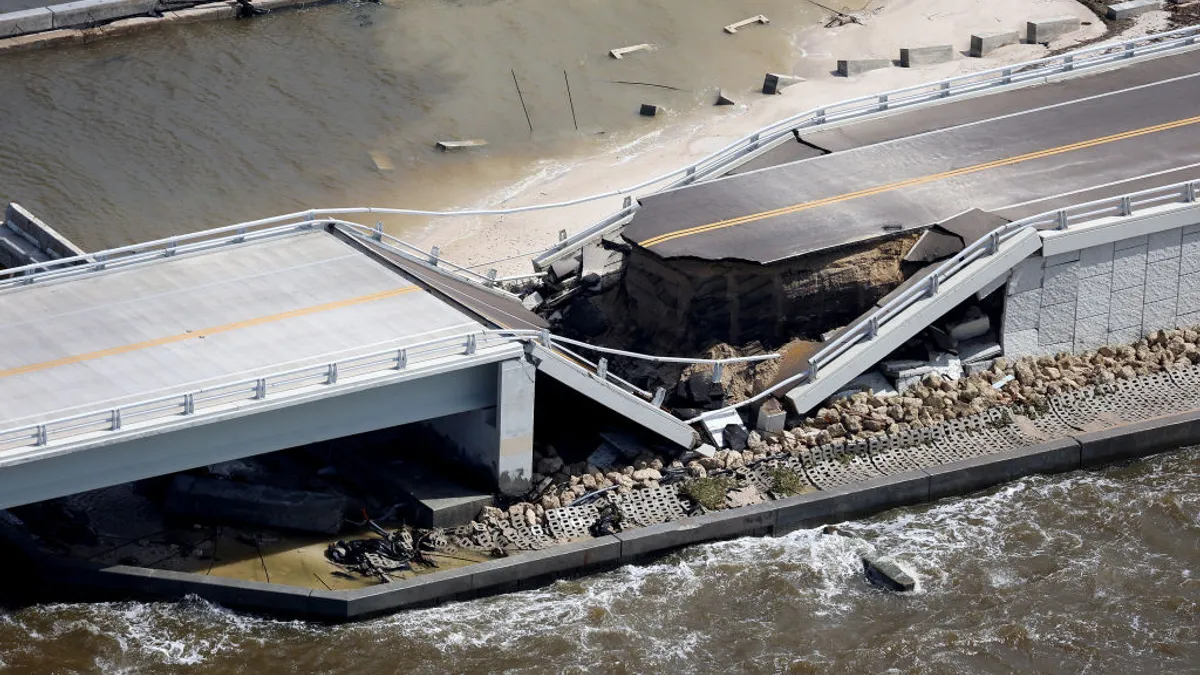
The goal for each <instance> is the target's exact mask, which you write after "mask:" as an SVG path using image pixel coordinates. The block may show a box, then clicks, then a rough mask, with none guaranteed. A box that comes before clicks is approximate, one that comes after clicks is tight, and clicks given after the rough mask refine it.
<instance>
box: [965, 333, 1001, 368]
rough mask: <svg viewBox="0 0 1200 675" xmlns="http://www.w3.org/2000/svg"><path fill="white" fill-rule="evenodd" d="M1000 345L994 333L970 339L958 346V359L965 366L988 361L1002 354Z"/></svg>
mask: <svg viewBox="0 0 1200 675" xmlns="http://www.w3.org/2000/svg"><path fill="white" fill-rule="evenodd" d="M1000 353H1001V349H1000V345H999V344H998V343H997V342H996V340H995V336H994V335H986V336H984V337H981V338H979V339H977V340H968V341H966V342H964V343H962V344H960V345H959V346H958V359H959V361H961V362H962V364H963V365H964V366H970V365H972V364H976V363H979V362H981V361H987V360H990V359H994V358H996V357H997V356H1000Z"/></svg>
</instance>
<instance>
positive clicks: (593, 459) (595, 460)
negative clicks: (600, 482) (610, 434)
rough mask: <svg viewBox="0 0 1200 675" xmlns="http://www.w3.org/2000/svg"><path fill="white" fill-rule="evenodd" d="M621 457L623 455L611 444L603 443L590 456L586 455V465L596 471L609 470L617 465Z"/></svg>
mask: <svg viewBox="0 0 1200 675" xmlns="http://www.w3.org/2000/svg"><path fill="white" fill-rule="evenodd" d="M622 455H623V453H622V452H621V451H620V450H618V449H617V448H616V447H615V446H613V444H612V443H609V442H608V441H605V442H603V443H601V444H600V447H598V448H596V449H595V450H594V451H592V454H590V455H588V458H587V463H588V464H590V465H592V466H594V467H596V468H597V469H602V470H606V469H611V468H613V467H615V466H616V465H617V462H618V461H620V459H621V457H622Z"/></svg>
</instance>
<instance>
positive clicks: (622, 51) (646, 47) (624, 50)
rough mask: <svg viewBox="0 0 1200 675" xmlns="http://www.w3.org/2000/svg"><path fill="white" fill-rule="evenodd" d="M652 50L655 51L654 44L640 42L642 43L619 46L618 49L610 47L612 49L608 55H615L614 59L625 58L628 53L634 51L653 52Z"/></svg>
mask: <svg viewBox="0 0 1200 675" xmlns="http://www.w3.org/2000/svg"><path fill="white" fill-rule="evenodd" d="M652 51H654V45H652V44H640V45H630V46H628V47H617V48H616V49H610V50H608V55H609V56H611V57H613V58H614V59H623V58H625V55H626V54H632V53H634V52H652Z"/></svg>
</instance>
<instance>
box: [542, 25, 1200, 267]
mask: <svg viewBox="0 0 1200 675" xmlns="http://www.w3.org/2000/svg"><path fill="white" fill-rule="evenodd" d="M1198 37H1200V26H1188V27H1184V28H1179V29H1176V30H1173V31H1168V32H1164V33H1158V34H1155V35H1147V36H1143V37H1137V38H1131V39H1129V40H1125V41H1122V42H1116V43H1112V44H1108V45H1098V46H1095V47H1087V48H1084V49H1078V50H1075V51H1072V52H1068V53H1065V54H1060V55H1057V56H1050V57H1046V58H1043V59H1037V60H1034V61H1025V62H1022V63H1016V64H1012V65H1009V66H1001V67H999V68H992V69H989V70H981V71H977V72H974V73H966V74H963V75H956V76H954V77H949V78H946V79H944V80H938V81H936V82H930V83H927V84H920V85H915V86H911V87H904V88H902V89H894V90H891V91H885V92H882V93H879V94H871V95H867V96H859V97H857V98H852V99H847V100H845V101H841V102H838V103H834V104H832V105H827V106H823V107H820V108H814V109H812V110H806V111H804V112H801V113H798V114H796V115H792V116H791V117H787V118H785V119H782V120H779V121H778V122H775V123H773V124H769V125H767V126H765V127H762V128H761V129H759V130H757V131H755V132H754V133H752V134H750V135H748V136H745V137H743V138H740V139H738V140H736V141H734V142H732V143H730V144H729V145H727V146H725V147H724V148H721V149H720V150H717V151H716V152H714V153H713V154H711V155H709V156H708V157H705V158H703V159H701V160H699V161H697V162H695V163H693V164H691V165H688V166H686V167H683V168H682V169H679V170H676V171H673V172H671V173H667V174H663V175H662V176H658V177H656V178H652V179H650V180H647V181H643V182H642V183H639V184H637V185H634V186H632V187H629V188H624V189H622V190H617V191H615V192H609V193H604V194H601V195H595V196H594V197H592V198H588V199H587V201H592V200H594V199H602V198H607V197H615V196H619V195H628V194H631V193H634V192H637V191H639V190H642V189H645V188H647V187H651V186H655V185H659V184H661V183H664V182H666V181H668V180H671V179H675V180H673V181H672V182H670V183H668V184H667V185H666V186H665V187H664V188H663V189H672V188H677V187H682V186H684V185H690V184H692V183H695V182H698V181H701V180H704V179H706V178H709V177H711V176H715V175H720V174H722V173H724V172H726V171H728V170H729V169H730V168H732V167H733V166H734V165H736V164H737V163H739V162H742V161H744V160H747V159H749V158H751V157H752V156H753V155H756V154H759V153H761V152H765V151H766V150H769V149H770V148H771V147H774V146H777V145H779V144H780V143H781V142H784V141H786V140H788V139H790V138H792V136H793V133H794V132H798V131H800V130H802V129H811V128H816V127H823V126H827V125H829V124H832V123H835V122H846V121H850V120H854V119H861V118H865V117H871V116H874V115H878V114H880V113H884V112H891V111H896V110H903V109H906V108H913V107H919V106H922V105H926V104H931V103H938V102H943V101H945V100H946V99H950V98H959V97H962V96H966V95H970V94H977V93H980V92H983V91H986V90H988V89H999V88H1003V87H1009V86H1012V85H1016V84H1022V83H1028V82H1033V81H1036V80H1039V79H1042V78H1046V77H1050V76H1052V75H1059V74H1063V73H1073V74H1078V73H1080V72H1086V71H1089V70H1095V69H1097V68H1100V67H1103V66H1107V65H1109V64H1113V63H1118V62H1120V61H1124V60H1127V59H1132V58H1135V57H1139V56H1148V55H1151V54H1157V53H1160V52H1167V51H1172V50H1176V49H1180V48H1185V47H1188V46H1192V45H1195V44H1197V38H1198ZM575 203H580V200H573V201H572V202H562V203H561V204H562V205H573V204H575ZM636 209H637V204H636V202H634V203H633V204H632V207H631V204H630V202H629V200H628V199H627V200H626V203H625V205H624V207H623V208H622V209H621V210H620V211H618V212H616V213H614V214H613V215H611V216H608V217H607V218H605V219H604V220H601V221H600V222H598V223H596V224H595V225H592V226H590V227H588V228H587V229H585V230H582V231H580V232H578V233H576V234H575V235H574V236H572V237H570V238H568V239H566V240H564V241H560V242H558V243H557V244H555V245H554V246H553V247H551V248H550V250H549V251H547V252H546V253H543V254H542V255H540V256H538V257H537V258H535V259H534V262H533V264H534V267H535V268H536V269H543V268H544V267H545V266H547V265H549V264H550V263H552V262H554V261H556V260H559V259H561V258H563V257H565V256H567V255H569V254H570V253H572V252H574V251H576V250H578V249H579V248H581V247H582V246H583V245H585V244H586V243H587V242H589V241H591V240H593V239H595V238H596V237H599V236H603V235H604V234H607V233H608V232H611V231H613V230H614V229H615V228H614V227H613V223H614V222H617V221H619V220H621V219H623V218H626V217H629V216H630V215H632V214H633V212H634V211H635V210H636Z"/></svg>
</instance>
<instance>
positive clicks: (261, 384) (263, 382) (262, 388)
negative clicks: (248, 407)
mask: <svg viewBox="0 0 1200 675" xmlns="http://www.w3.org/2000/svg"><path fill="white" fill-rule="evenodd" d="M266 397H267V378H265V377H260V378H258V381H257V382H255V383H254V398H255V400H261V399H264V398H266Z"/></svg>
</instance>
